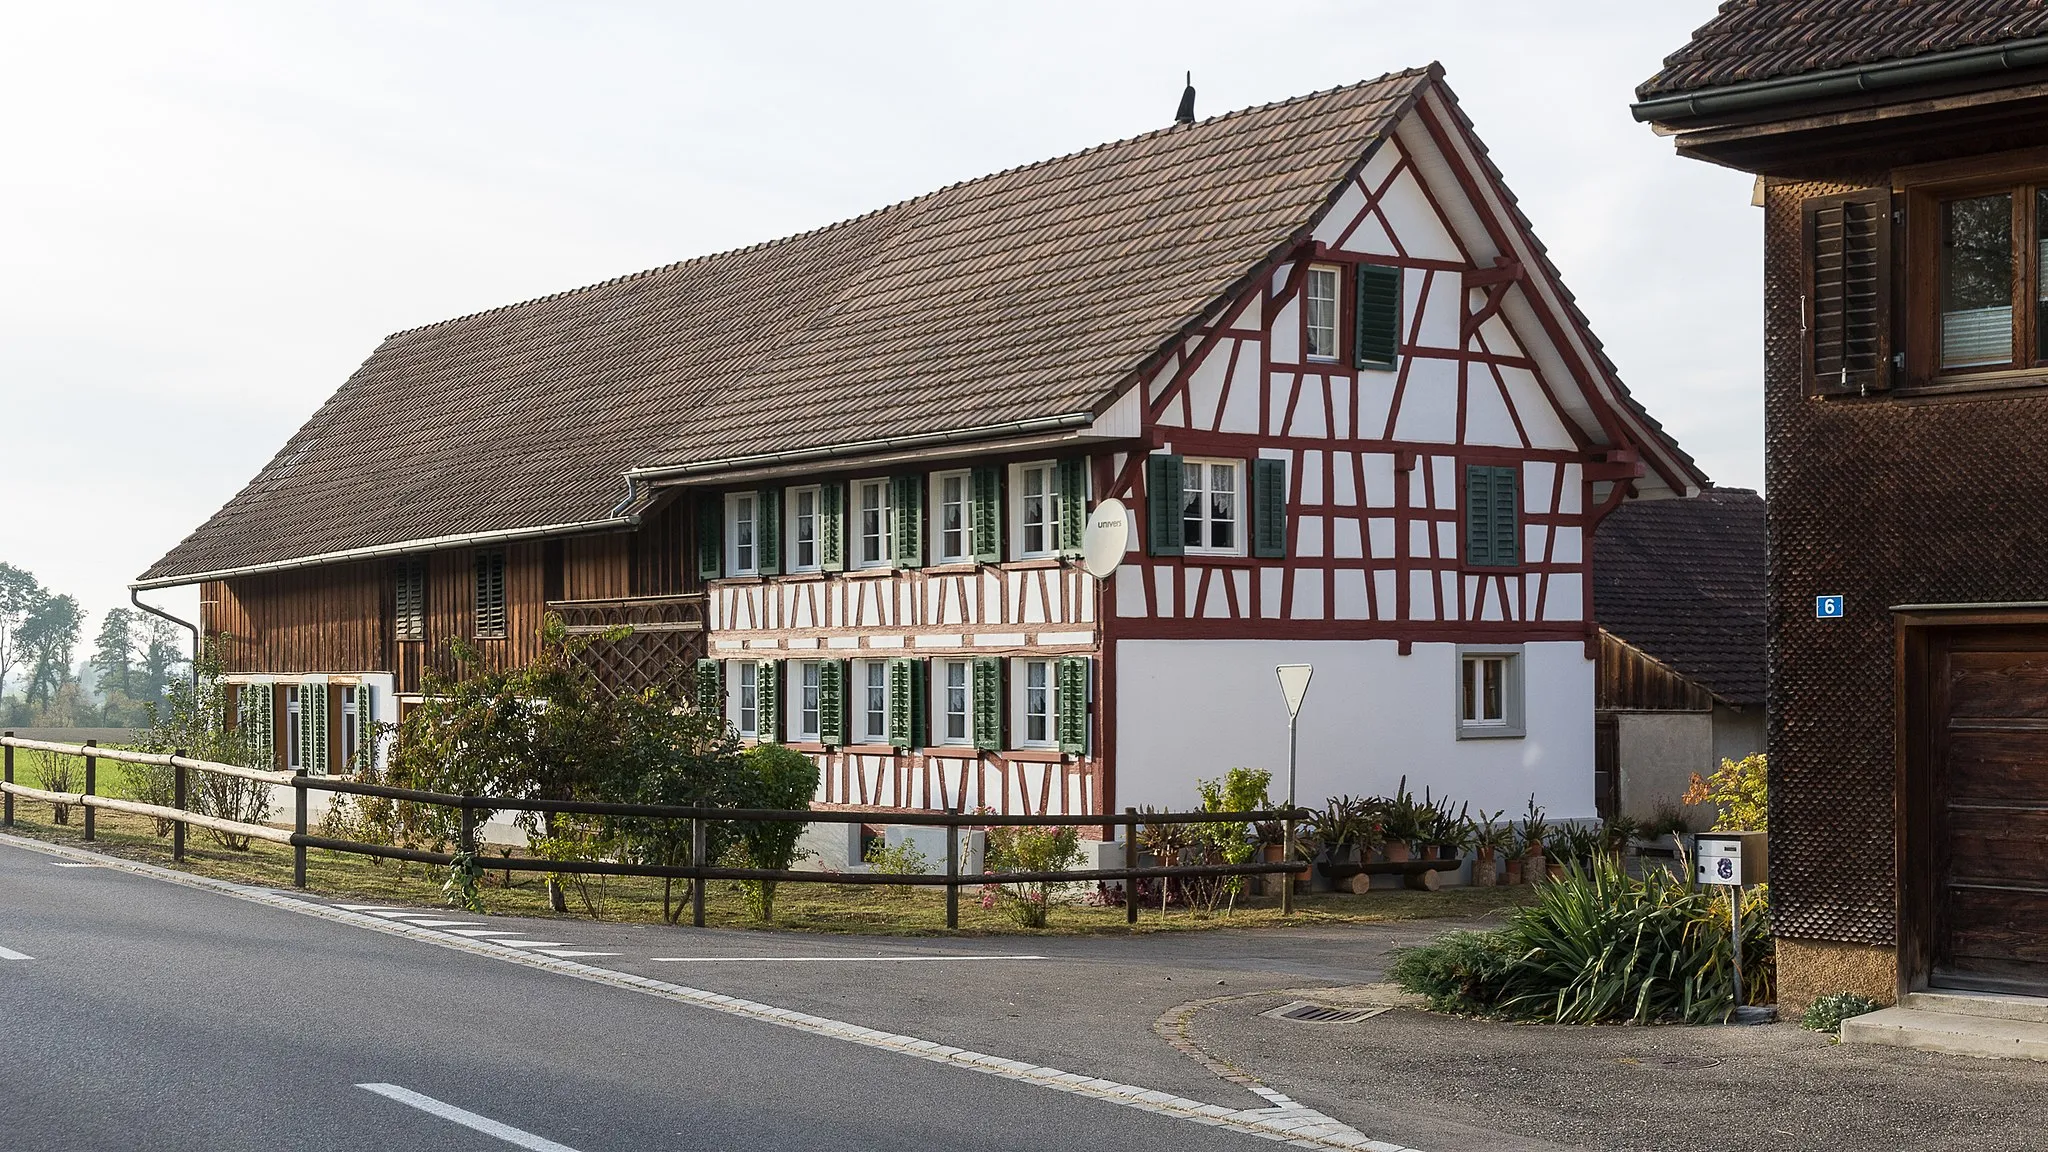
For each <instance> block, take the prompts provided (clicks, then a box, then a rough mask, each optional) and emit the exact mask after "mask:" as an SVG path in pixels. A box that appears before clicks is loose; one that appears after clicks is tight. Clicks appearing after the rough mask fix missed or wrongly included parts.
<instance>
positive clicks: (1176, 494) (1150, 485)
mask: <svg viewBox="0 0 2048 1152" xmlns="http://www.w3.org/2000/svg"><path fill="white" fill-rule="evenodd" d="M1181 499H1182V493H1181V475H1180V457H1178V456H1159V455H1153V456H1147V457H1145V536H1146V539H1147V541H1148V548H1147V550H1148V551H1150V552H1151V553H1152V555H1154V556H1179V555H1181V554H1182V553H1183V552H1185V551H1186V549H1185V548H1184V547H1182V539H1183V537H1182V536H1181V523H1180V519H1181Z"/></svg>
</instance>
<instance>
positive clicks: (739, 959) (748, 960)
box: [648, 953, 1045, 964]
mask: <svg viewBox="0 0 2048 1152" xmlns="http://www.w3.org/2000/svg"><path fill="white" fill-rule="evenodd" d="M648 959H649V960H650V961H652V962H654V963H656V964H760V963H764V962H767V961H782V962H785V963H790V964H842V963H843V964H865V963H894V962H896V961H898V960H1043V959H1045V957H1043V956H985V955H980V954H972V953H954V954H947V955H932V954H930V953H913V954H909V955H904V956H650V957H648Z"/></svg>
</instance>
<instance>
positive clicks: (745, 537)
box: [725, 492, 757, 576]
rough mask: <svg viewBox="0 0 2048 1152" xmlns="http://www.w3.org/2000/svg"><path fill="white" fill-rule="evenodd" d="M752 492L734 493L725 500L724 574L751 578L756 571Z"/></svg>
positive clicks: (753, 500) (753, 495) (754, 497)
mask: <svg viewBox="0 0 2048 1152" xmlns="http://www.w3.org/2000/svg"><path fill="white" fill-rule="evenodd" d="M756 499H757V497H756V496H755V494H754V493H752V492H735V493H733V494H731V495H729V496H727V497H726V498H725V527H726V532H725V574H726V575H728V576H752V575H753V574H754V573H755V572H756V571H757V569H756V567H755V563H754V557H755V544H756V541H755V539H754V525H755V512H756V511H757V509H756V507H755V501H756Z"/></svg>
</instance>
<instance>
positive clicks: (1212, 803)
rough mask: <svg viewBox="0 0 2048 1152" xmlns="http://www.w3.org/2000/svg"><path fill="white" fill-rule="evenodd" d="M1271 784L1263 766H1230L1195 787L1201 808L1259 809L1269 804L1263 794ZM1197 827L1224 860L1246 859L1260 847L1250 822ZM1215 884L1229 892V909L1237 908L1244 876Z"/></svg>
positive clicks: (1248, 859)
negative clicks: (1220, 776)
mask: <svg viewBox="0 0 2048 1152" xmlns="http://www.w3.org/2000/svg"><path fill="white" fill-rule="evenodd" d="M1272 784H1273V774H1272V773H1271V772H1269V771H1267V770H1266V769H1264V768H1232V769H1231V770H1230V771H1228V772H1225V773H1224V774H1223V778H1222V779H1221V780H1198V781H1196V782H1195V787H1196V790H1197V791H1199V792H1200V793H1201V796H1202V811H1204V812H1261V811H1264V810H1265V809H1266V808H1268V807H1269V806H1271V804H1272V801H1271V800H1269V799H1267V797H1266V791H1267V789H1268V788H1270V787H1271V786H1272ZM1197 828H1198V834H1199V835H1200V836H1201V837H1202V838H1204V839H1206V840H1207V841H1208V842H1209V843H1210V844H1211V845H1213V846H1214V847H1215V849H1216V855H1218V856H1220V857H1221V858H1222V861H1223V863H1225V864H1246V863H1249V862H1250V861H1251V858H1252V855H1253V853H1255V852H1257V851H1258V850H1259V840H1258V837H1257V835H1256V834H1254V833H1253V831H1252V829H1251V827H1250V825H1246V824H1202V825H1198V826H1197ZM1215 887H1216V889H1217V890H1218V891H1219V893H1221V894H1225V895H1228V897H1229V899H1230V910H1231V911H1236V909H1237V897H1238V894H1239V893H1241V892H1243V891H1244V877H1242V876H1230V877H1225V878H1224V879H1223V881H1222V883H1220V884H1217V885H1215ZM1211 907H1212V908H1213V907H1214V904H1213V898H1212V904H1211Z"/></svg>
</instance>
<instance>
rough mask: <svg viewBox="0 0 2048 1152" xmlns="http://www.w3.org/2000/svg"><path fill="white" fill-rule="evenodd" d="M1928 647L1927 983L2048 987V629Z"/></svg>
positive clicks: (1975, 633)
mask: <svg viewBox="0 0 2048 1152" xmlns="http://www.w3.org/2000/svg"><path fill="white" fill-rule="evenodd" d="M1929 655H1930V656H1931V657H1932V659H1931V660H1930V665H1931V667H1930V669H1929V670H1930V671H1931V672H1932V673H1933V676H1934V683H1933V684H1932V685H1931V687H1932V688H1933V689H1934V691H1933V692H1932V694H1931V695H1932V699H1931V701H1930V703H1931V704H1932V705H1933V707H1932V708H1931V709H1930V710H1929V719H1930V721H1931V722H1932V723H1933V725H1934V728H1935V731H1934V732H1933V733H1932V735H1933V737H1934V739H1933V742H1932V743H1933V751H1934V760H1935V764H1934V767H1935V772H1934V779H1933V781H1932V783H1933V785H1934V787H1933V789H1932V790H1931V792H1932V798H1933V801H1934V805H1935V808H1936V811H1935V812H1933V813H1929V814H1926V815H1927V816H1930V817H1931V818H1932V819H1933V820H1934V823H1935V831H1936V835H1935V837H1934V839H1933V848H1934V857H1935V863H1936V867H1937V872H1938V876H1939V879H1938V887H1937V888H1936V890H1935V892H1934V893H1933V895H1934V908H1933V912H1934V921H1935V922H1934V925H1933V928H1934V932H1933V939H1932V944H1933V956H1932V961H1933V963H1932V966H1931V971H1930V972H1929V983H1931V984H1934V985H1939V986H1945V987H1951V988H1972V989H1977V990H1980V991H1991V992H2017V993H2024V994H2027V995H2043V996H2048V628H2043V627H2012V628H2005V627H1977V628H1956V629H1953V630H1949V631H1947V632H1946V633H1945V634H1943V635H1942V636H1940V637H1938V638H1937V639H1936V641H1935V643H1934V645H1933V650H1932V651H1931V652H1930V653H1929Z"/></svg>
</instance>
